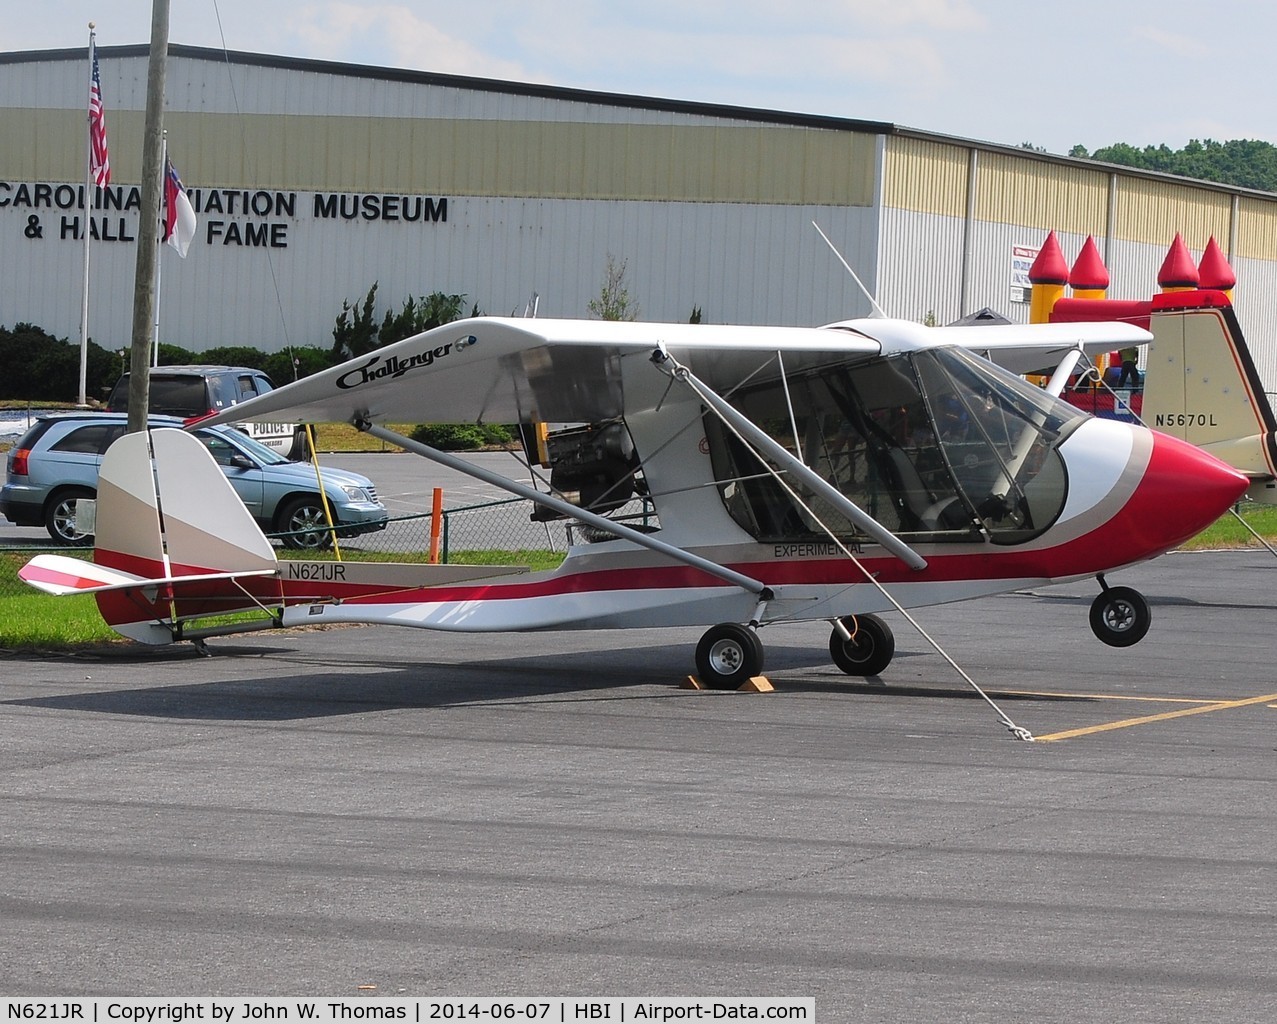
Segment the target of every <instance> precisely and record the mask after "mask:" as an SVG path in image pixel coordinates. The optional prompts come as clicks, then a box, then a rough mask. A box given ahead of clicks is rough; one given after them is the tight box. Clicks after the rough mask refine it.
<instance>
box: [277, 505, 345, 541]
mask: <svg viewBox="0 0 1277 1024" xmlns="http://www.w3.org/2000/svg"><path fill="white" fill-rule="evenodd" d="M277 522H278V526H277V529H278V531H279V532H280V533H282V534H283V535H284V536H283V537H281V538H280V539H281V540H282V541H283V542H284V547H287V548H294V549H295V550H298V551H319V550H322V549H323V548H327V547H330V546H331V545H332V542H333V535H332V531H331V530H329V529H328V519H327V517H326V516H325V515H324V505H323V502H321V501H320V500H319V496H318V495H307V496H306V497H303V498H294V499H293V500H292V501H290V502H289V503H288V504H287V505H285V506H284V508H283V510H282V511H281V512H280V513H279V519H278V521H277Z"/></svg>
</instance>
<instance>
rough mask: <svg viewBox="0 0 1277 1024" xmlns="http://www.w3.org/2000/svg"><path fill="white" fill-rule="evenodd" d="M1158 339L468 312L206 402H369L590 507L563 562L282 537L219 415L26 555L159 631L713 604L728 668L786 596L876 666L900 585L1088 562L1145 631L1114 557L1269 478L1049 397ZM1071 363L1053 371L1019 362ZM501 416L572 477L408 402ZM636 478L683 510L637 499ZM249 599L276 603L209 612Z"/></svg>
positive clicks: (603, 616)
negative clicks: (324, 555) (393, 557)
mask: <svg viewBox="0 0 1277 1024" xmlns="http://www.w3.org/2000/svg"><path fill="white" fill-rule="evenodd" d="M1148 339H1149V335H1148V332H1146V331H1144V330H1141V329H1140V328H1138V327H1133V326H1130V325H1123V324H1114V323H1103V324H1093V323H1080V324H1050V325H1037V326H1029V327H1023V326H1005V325H1002V326H987V327H981V326H975V327H972V326H965V327H953V328H926V327H922V326H920V325H918V324H912V323H908V322H904V321H898V320H889V319H885V318H884V319H868V320H856V321H848V322H844V323H839V324H834V325H831V326H829V327H824V328H773V327H731V326H708V325H689V324H655V323H618V322H607V321H577V320H538V319H503V318H478V319H471V320H463V321H458V322H456V323H452V324H448V325H446V326H444V327H440V328H437V329H435V330H432V331H428V332H426V333H424V334H421V335H418V336H416V337H413V338H409V339H407V340H405V341H401V342H398V343H397V344H394V345H391V346H388V347H386V348H384V349H379V350H377V351H375V352H373V353H370V354H368V355H365V356H362V357H359V358H357V359H354V360H351V361H349V362H347V363H345V364H343V365H341V366H338V367H336V368H334V369H331V370H328V371H325V372H323V373H320V374H316V375H314V376H312V377H308V378H306V379H304V380H301V381H298V382H297V383H295V384H292V385H288V386H286V387H283V388H281V389H279V390H278V391H274V392H272V393H270V394H268V395H264V396H262V397H260V398H258V399H255V400H253V401H251V402H249V403H246V404H243V405H238V406H236V407H235V409H234V410H233V412H232V413H227V414H219V415H218V416H216V417H213V418H212V419H211V420H207V421H205V422H219V421H220V420H224V419H231V418H233V419H235V420H237V421H238V420H245V419H252V418H262V419H269V420H271V421H275V422H279V421H281V420H287V421H291V422H297V423H306V422H319V421H345V422H351V423H354V424H355V425H357V426H359V427H360V428H361V429H363V430H366V431H368V432H369V433H371V434H372V435H374V436H377V437H379V438H383V439H385V440H388V441H391V442H393V443H395V444H398V445H401V446H402V447H404V448H406V449H409V450H411V451H415V452H418V453H419V454H421V455H423V456H425V457H426V458H427V459H431V460H433V461H434V462H436V463H440V464H443V465H446V466H450V467H453V468H455V469H458V470H460V471H462V472H466V473H469V474H471V475H472V476H475V477H477V478H479V479H481V480H486V481H488V482H490V483H493V484H496V485H498V486H500V487H503V488H505V489H507V490H509V491H511V492H512V493H514V494H515V495H518V496H522V497H527V498H529V499H531V500H532V501H534V502H536V503H537V505H538V508H539V512H538V513H537V514H538V516H539V517H542V518H546V517H548V518H554V517H569V518H571V519H574V520H576V521H578V522H580V523H583V524H585V525H586V526H588V527H595V528H596V529H594V530H590V531H588V532H589V534H590V535H591V536H592V537H593V538H595V539H594V542H593V543H582V544H577V545H575V546H573V547H571V549H570V550H569V551H568V554H567V556H566V558H564V560H563V562H562V564H561V565H560V566H559V567H558V568H556V569H553V570H548V571H540V572H529V571H527V570H526V569H525V568H521V567H517V566H515V567H500V566H462V565H452V564H445V565H420V564H383V563H367V562H349V561H348V562H333V561H323V562H318V561H292V560H285V561H277V560H276V557H275V553H274V550H273V549H272V547H271V545H270V543H269V542H268V541H267V539H266V538H265V537H264V536H263V535H262V533H261V532H260V530H259V529H258V528H257V526H256V524H255V523H254V522H253V521H252V519H251V518H250V517H249V516H248V514H247V512H246V511H245V510H244V508H243V506H242V505H241V504H240V503H239V500H238V499H237V498H236V497H235V495H234V493H233V492H232V491H231V490H230V488H229V485H228V484H227V483H226V479H225V477H224V476H223V475H222V473H221V472H220V471H219V470H218V468H217V467H216V465H215V464H214V463H213V461H212V459H211V458H210V457H208V456H207V454H206V453H205V452H204V450H203V448H202V447H201V445H200V444H199V442H198V441H197V440H195V439H194V438H193V437H191V436H190V435H188V434H185V433H182V432H180V431H172V430H169V431H165V430H156V431H153V432H151V433H149V434H145V433H143V434H132V435H126V436H125V437H123V438H121V439H120V440H119V441H118V442H116V444H115V445H114V446H113V447H112V448H111V450H110V451H109V452H108V453H107V455H106V458H105V460H104V462H103V465H102V470H101V477H100V483H99V492H98V509H97V515H98V520H97V547H96V553H95V559H96V564H93V565H90V564H87V563H85V562H82V561H78V560H75V559H70V558H66V557H64V556H57V555H41V556H38V557H37V558H35V559H33V560H32V561H31V562H30V563H28V564H27V566H26V567H24V569H23V570H21V573H20V575H21V576H22V578H23V579H24V580H26V581H27V582H28V583H30V584H32V585H34V586H36V587H39V588H41V589H43V590H46V591H48V592H51V593H77V592H78V593H84V592H91V593H96V595H97V602H98V605H99V608H100V609H101V611H102V614H103V616H104V617H105V619H106V621H107V622H108V623H109V624H110V625H111V626H113V627H114V628H115V629H116V630H117V631H118V632H119V633H121V634H123V635H125V636H127V637H131V638H133V639H135V640H139V641H142V642H144V643H152V644H164V643H170V642H173V641H178V640H183V639H195V640H199V639H202V638H203V637H206V636H210V635H217V634H222V633H229V632H238V631H243V630H246V629H249V628H269V627H273V626H282V627H287V626H293V625H297V624H310V623H334V622H362V623H385V624H394V625H402V626H417V627H422V628H426V629H444V630H459V631H472V632H484V631H508V630H554V629H613V628H631V627H632V628H646V629H659V628H661V627H669V626H686V625H694V624H701V625H708V626H710V628H709V629H708V630H707V631H706V632H705V634H704V636H703V637H702V639H701V641H700V643H699V644H698V646H697V649H696V655H695V663H696V671H697V674H698V676H699V677H700V679H701V680H702V681H703V682H704V683H705V684H706V685H708V686H711V687H715V688H727V687H736V686H738V685H740V684H741V683H742V682H744V681H745V680H747V679H749V678H750V677H752V676H755V675H757V674H759V673H760V672H761V670H762V667H763V660H764V652H763V646H762V644H761V642H760V640H759V634H760V633H762V632H764V631H765V630H766V628H767V627H768V626H769V625H771V624H773V623H777V622H789V621H795V620H827V621H828V622H830V623H831V625H832V633H831V636H830V641H829V648H830V653H831V655H832V657H833V660H834V662H835V663H836V664H837V665H838V666H839V667H840V668H841V669H842V670H843V671H845V672H847V673H849V674H851V675H876V674H878V673H880V672H882V671H883V670H885V669H886V668H887V666H888V664H889V663H890V661H891V658H892V654H893V652H894V639H893V637H892V634H891V631H890V629H889V628H888V626H887V625H886V623H885V622H883V621H882V620H881V619H880V618H878V617H877V615H875V614H874V613H876V612H881V611H884V610H888V609H890V608H893V607H895V608H901V609H903V608H912V607H919V606H925V605H932V604H939V603H943V602H950V601H960V600H965V599H968V598H975V597H979V596H982V595H988V594H995V593H1000V592H1005V591H1011V590H1017V589H1020V588H1024V587H1036V586H1040V585H1044V584H1049V583H1059V582H1064V581H1070V580H1077V579H1081V578H1085V577H1088V576H1093V577H1095V578H1096V579H1097V580H1098V581H1099V584H1100V587H1101V592H1100V594H1099V595H1098V596H1097V597H1096V599H1095V602H1094V604H1093V606H1092V609H1091V625H1092V627H1093V629H1094V630H1095V632H1096V634H1097V635H1098V636H1099V637H1100V639H1102V640H1104V641H1105V642H1107V643H1109V644H1112V645H1114V646H1126V645H1129V644H1132V643H1135V642H1137V641H1138V640H1139V639H1141V638H1142V637H1143V636H1144V634H1145V632H1146V631H1147V629H1148V626H1149V610H1148V605H1147V602H1146V601H1145V600H1144V599H1143V597H1141V596H1140V595H1139V594H1138V593H1137V592H1136V591H1134V590H1131V589H1129V588H1126V587H1110V586H1108V584H1107V583H1106V582H1105V575H1106V574H1107V573H1109V572H1112V571H1113V570H1116V569H1119V568H1121V567H1123V566H1127V565H1131V564H1133V563H1136V562H1141V561H1143V560H1146V559H1149V558H1153V557H1154V556H1156V555H1159V554H1161V553H1162V552H1165V551H1167V550H1168V549H1170V548H1173V547H1175V546H1176V545H1178V544H1180V543H1181V542H1182V541H1184V540H1185V539H1187V538H1189V537H1191V536H1193V535H1194V534H1195V533H1197V532H1198V531H1200V530H1201V529H1202V528H1204V527H1205V526H1207V525H1209V524H1210V523H1211V522H1212V521H1214V520H1215V519H1216V518H1217V517H1218V516H1220V515H1221V514H1222V513H1224V512H1225V511H1226V510H1227V509H1228V508H1229V506H1230V505H1231V504H1232V503H1233V502H1234V501H1235V500H1236V499H1237V498H1238V497H1239V496H1240V495H1241V494H1242V492H1243V491H1244V490H1245V488H1246V485H1247V481H1246V478H1245V477H1244V476H1242V475H1241V474H1239V473H1238V472H1236V471H1235V470H1233V469H1231V468H1230V467H1228V466H1227V465H1225V464H1224V463H1222V462H1220V461H1219V460H1217V459H1216V458H1214V457H1212V456H1210V455H1207V454H1205V453H1203V452H1202V451H1201V450H1200V449H1198V448H1196V447H1194V446H1192V445H1191V444H1188V443H1186V442H1184V441H1183V440H1178V439H1175V438H1172V437H1168V436H1166V435H1163V434H1159V433H1155V432H1153V431H1150V430H1147V429H1145V428H1143V427H1139V426H1132V425H1129V424H1125V423H1118V422H1115V421H1109V420H1099V419H1095V418H1092V417H1090V416H1087V415H1085V414H1084V413H1081V412H1080V411H1078V410H1077V409H1074V408H1072V407H1071V406H1068V405H1066V404H1065V403H1063V402H1061V401H1059V400H1058V399H1057V398H1056V397H1054V396H1055V395H1056V394H1058V392H1059V390H1060V388H1061V387H1062V386H1063V383H1064V381H1065V380H1067V378H1068V376H1069V374H1070V373H1071V372H1072V370H1073V369H1074V366H1075V364H1076V363H1077V362H1078V361H1079V360H1080V359H1081V358H1082V357H1083V355H1082V354H1083V353H1087V354H1093V353H1097V352H1103V351H1110V350H1114V349H1117V348H1121V347H1124V346H1126V345H1130V344H1141V343H1144V342H1147V341H1148ZM995 362H996V363H998V364H1001V365H1000V366H999V365H995ZM1057 362H1058V363H1059V365H1058V367H1057V369H1056V371H1055V373H1054V375H1053V376H1052V379H1051V383H1050V384H1049V385H1048V387H1046V388H1045V389H1043V388H1038V387H1035V386H1033V385H1031V384H1029V383H1028V382H1026V381H1025V380H1023V379H1022V378H1021V377H1019V376H1017V375H1016V374H1018V373H1023V372H1029V371H1033V370H1038V369H1040V368H1041V367H1042V366H1044V365H1053V364H1055V363H1057ZM476 421H479V422H489V423H504V424H516V423H517V424H520V425H522V426H523V427H524V428H526V429H525V436H526V437H529V438H530V439H531V440H530V441H529V443H528V445H527V447H528V449H529V451H530V461H531V462H534V463H539V464H540V465H542V466H544V467H547V468H548V479H543V482H542V484H541V486H530V485H523V484H519V483H516V482H513V481H510V480H507V479H506V478H504V477H501V476H497V475H495V474H491V473H489V472H487V471H486V470H483V469H480V468H477V467H475V466H473V465H471V464H470V463H468V462H466V461H464V460H462V459H460V458H457V457H456V456H452V455H449V454H448V453H445V452H441V451H438V450H435V449H433V448H430V447H428V446H426V445H423V444H420V443H417V442H415V441H412V440H410V439H409V438H406V437H403V436H400V435H398V434H396V433H394V432H392V431H390V430H389V429H387V428H386V427H385V426H383V424H386V423H403V422H437V423H448V422H476ZM545 424H557V425H560V428H559V429H554V430H550V429H548V428H544V427H542V425H545ZM564 425H568V426H564ZM544 476H545V474H543V477H544ZM157 482H158V486H157ZM635 495H639V496H643V497H645V498H646V500H647V501H649V502H650V504H651V506H652V507H653V508H654V510H655V514H656V520H655V522H659V526H657V527H655V528H653V526H651V525H649V526H635V525H630V524H629V523H628V522H626V521H623V520H622V519H621V518H619V515H618V510H620V509H621V507H622V506H623V505H625V504H626V502H628V501H630V500H631V499H632V498H633V497H634V496H635ZM245 610H248V611H253V610H256V611H257V612H258V613H259V616H260V621H256V622H248V623H245V622H235V623H231V624H229V625H228V624H225V623H224V622H223V623H214V624H213V625H207V621H208V618H209V617H210V616H222V615H226V614H227V613H230V612H243V611H245Z"/></svg>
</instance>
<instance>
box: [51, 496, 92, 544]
mask: <svg viewBox="0 0 1277 1024" xmlns="http://www.w3.org/2000/svg"><path fill="white" fill-rule="evenodd" d="M92 497H95V495H94V492H93V491H91V490H89V489H88V488H87V487H68V488H67V489H66V490H65V491H59V492H58V493H57V494H55V495H54V496H53V497H52V498H51V499H49V503H48V504H47V505H46V506H45V508H44V528H45V529H46V530H48V531H49V536H50V537H52V538H53V539H54V540H55V541H56V542H57V543H59V544H74V545H77V546H79V547H83V546H85V545H87V544H92V543H93V534H91V533H81V532H80V531H79V530H77V529H76V528H75V507H76V503H77V502H78V501H79V500H80V499H81V498H92Z"/></svg>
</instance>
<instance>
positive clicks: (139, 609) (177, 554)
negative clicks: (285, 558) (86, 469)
mask: <svg viewBox="0 0 1277 1024" xmlns="http://www.w3.org/2000/svg"><path fill="white" fill-rule="evenodd" d="M96 530H97V533H96V544H95V548H94V562H93V564H88V563H86V562H84V561H82V560H80V559H75V558H69V557H67V556H65V555H39V556H37V557H36V558H33V559H32V560H31V561H30V562H28V563H27V564H26V565H25V566H23V568H22V569H21V570H20V571H19V574H18V575H19V576H20V577H21V578H22V579H23V580H24V581H25V582H27V583H29V584H31V585H32V586H34V587H37V588H39V589H41V590H44V591H45V592H46V593H51V594H69V593H92V594H94V595H95V597H96V600H97V604H98V610H99V611H100V612H101V614H102V617H103V619H105V620H106V623H107V625H109V626H110V627H111V628H112V629H114V630H115V631H116V632H117V633H120V634H121V635H123V636H126V637H129V638H130V639H133V640H138V641H141V642H142V643H148V644H166V643H172V642H173V641H174V640H178V639H181V638H182V630H181V624H182V622H184V621H186V620H189V619H193V618H201V617H206V616H209V615H225V614H231V613H235V612H240V611H245V610H248V609H253V608H261V609H264V608H265V607H266V606H267V605H268V604H272V603H278V602H279V600H280V597H279V587H278V581H277V576H278V565H277V563H276V560H275V552H274V550H273V549H272V548H271V545H270V542H269V541H268V540H267V539H266V537H265V535H264V534H263V533H262V531H261V529H260V528H259V527H258V526H257V523H256V522H254V520H253V518H252V516H251V515H250V514H249V512H248V509H247V508H245V506H244V503H243V502H242V501H241V500H240V498H239V496H238V495H237V494H236V493H235V491H234V489H233V488H232V487H231V485H230V482H229V481H228V480H227V479H226V476H225V474H224V473H222V471H221V470H220V469H219V468H218V466H217V463H216V462H214V461H213V457H212V456H211V455H210V454H209V452H208V450H207V449H206V448H205V447H204V445H202V444H201V443H200V442H199V441H198V440H197V439H196V438H194V437H192V436H191V435H190V434H187V433H185V432H183V431H181V430H173V429H160V430H153V431H142V432H138V433H132V434H125V435H124V436H123V437H121V438H120V439H119V440H118V441H116V442H115V443H114V444H113V445H111V447H110V449H109V450H108V451H107V453H106V456H105V457H104V458H103V460H102V466H101V468H100V470H99V472H98V497H97V526H96Z"/></svg>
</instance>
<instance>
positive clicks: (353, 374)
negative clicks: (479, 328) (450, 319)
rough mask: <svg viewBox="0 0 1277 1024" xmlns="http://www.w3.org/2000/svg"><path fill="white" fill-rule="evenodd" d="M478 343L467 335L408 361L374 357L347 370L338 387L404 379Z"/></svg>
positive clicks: (416, 355) (346, 387)
mask: <svg viewBox="0 0 1277 1024" xmlns="http://www.w3.org/2000/svg"><path fill="white" fill-rule="evenodd" d="M476 341H478V339H477V338H476V337H475V336H474V335H473V334H467V335H466V336H465V337H463V338H458V339H457V340H456V341H449V342H446V343H445V344H443V345H437V346H435V347H434V348H428V349H426V350H424V351H422V352H417V353H415V354H413V355H411V356H408V358H406V359H404V358H401V357H399V356H391V357H390V358H389V359H384V360H383V358H382V357H381V356H380V355H374V356H372V357H371V358H370V359H369V360H368V362H366V363H364V365H363V366H356V367H355V368H354V369H353V370H347V371H346V372H345V373H343V374H342V375H341V376H340V377H338V378H337V386H338V387H339V388H342V389H345V390H349V389H350V388H357V387H359V385H360V384H367V383H368V382H369V381H371V380H380V379H381V378H383V377H402V376H403V375H404V374H405V373H407V372H408V371H409V370H414V369H417V368H419V367H426V366H433V365H434V362H435V360H436V359H443V358H444V357H446V356H449V355H451V354H452V353H453V352H460V351H462V350H463V349H467V348H469V347H470V346H471V345H473V344H474V343H475V342H476ZM378 363H381V365H380V366H377V364H378Z"/></svg>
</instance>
